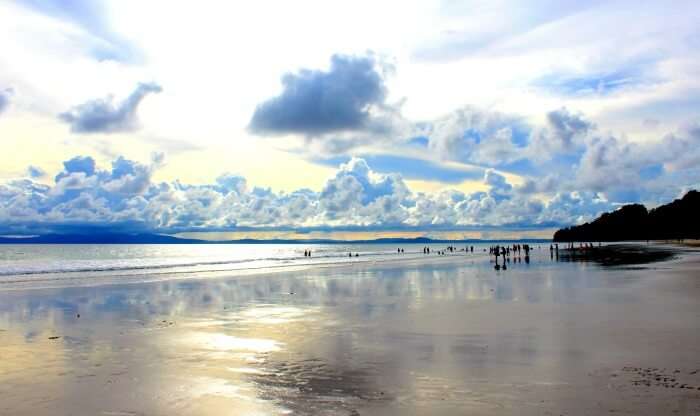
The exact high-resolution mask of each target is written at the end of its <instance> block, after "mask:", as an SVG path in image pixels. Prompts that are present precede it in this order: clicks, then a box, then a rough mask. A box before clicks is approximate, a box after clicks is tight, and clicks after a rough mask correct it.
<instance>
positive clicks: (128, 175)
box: [0, 156, 609, 233]
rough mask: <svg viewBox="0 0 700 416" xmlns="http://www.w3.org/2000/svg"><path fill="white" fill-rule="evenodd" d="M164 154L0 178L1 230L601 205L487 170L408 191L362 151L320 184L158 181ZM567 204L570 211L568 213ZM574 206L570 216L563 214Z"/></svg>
mask: <svg viewBox="0 0 700 416" xmlns="http://www.w3.org/2000/svg"><path fill="white" fill-rule="evenodd" d="M161 163H162V158H161V157H160V156H155V157H154V158H153V159H152V161H151V162H150V163H148V164H144V163H139V162H136V161H133V160H128V159H126V158H124V157H119V158H117V159H116V160H114V161H113V162H112V164H111V167H110V168H109V169H101V168H99V167H98V166H97V165H96V163H95V161H94V160H93V159H92V158H91V157H89V156H82V157H75V158H72V159H70V160H68V161H66V162H64V169H63V171H61V172H60V173H59V174H58V175H56V177H55V179H54V183H53V184H52V185H50V186H47V185H43V184H41V183H37V182H34V181H33V180H31V179H21V180H14V181H8V182H5V183H1V184H0V224H3V226H2V227H0V231H2V232H35V233H36V232H50V231H54V232H55V231H56V230H65V229H69V228H70V227H71V226H81V227H85V226H93V227H103V228H108V229H111V230H139V231H143V230H150V231H154V232H178V231H185V230H222V229H232V228H235V227H253V228H255V227H265V228H285V227H286V228H328V227H341V228H342V227H377V228H402V227H417V228H426V229H430V228H436V227H437V228H451V227H460V226H475V227H484V226H509V225H524V224H527V225H529V226H532V224H542V225H549V224H551V223H552V222H553V221H555V222H556V223H557V224H559V223H561V224H569V223H570V222H571V221H573V220H575V219H579V218H585V219H590V218H591V217H592V216H593V215H595V214H597V213H598V210H599V209H601V210H602V209H603V207H604V206H605V207H608V206H609V205H604V204H602V203H595V202H590V201H589V200H590V199H591V198H594V197H595V198H597V196H595V195H594V194H590V195H591V196H589V195H588V194H586V195H583V194H581V195H579V194H577V195H575V196H566V195H562V196H560V197H557V198H554V199H553V201H556V204H552V203H549V204H547V203H545V202H542V201H540V200H538V199H535V198H533V197H532V196H530V195H527V194H522V193H518V192H515V190H514V187H513V186H512V184H510V183H509V182H508V181H507V180H506V177H505V176H504V175H502V174H500V173H498V172H497V171H494V170H488V171H486V174H485V175H484V178H483V180H484V184H485V185H486V186H487V188H488V191H487V192H474V193H471V194H467V193H464V192H461V191H457V190H443V191H440V192H436V193H420V192H419V193H416V192H413V191H412V190H411V189H410V188H409V187H408V186H407V184H406V183H405V182H404V180H403V178H402V177H401V176H400V175H398V174H381V173H377V172H375V171H373V170H372V169H371V167H370V166H369V165H368V164H367V163H366V161H364V160H363V159H358V158H353V159H351V160H349V161H348V162H347V163H344V164H341V165H340V167H339V168H338V170H337V171H336V173H335V174H334V175H332V176H331V177H330V178H329V179H328V180H327V182H326V184H325V185H324V186H323V188H322V189H321V191H320V192H314V191H312V190H308V189H300V190H297V191H294V192H290V193H286V192H273V191H271V190H270V189H264V188H258V187H254V186H253V187H251V186H250V185H249V184H248V183H247V181H246V179H245V178H243V177H241V176H238V175H234V174H229V173H227V174H223V175H221V176H219V178H217V180H216V181H215V182H214V183H212V184H203V185H189V184H183V183H181V182H179V181H175V182H171V183H166V182H160V183H156V182H154V181H153V172H154V171H155V170H156V169H157V168H158V167H159V166H160V165H161ZM567 210H568V211H567ZM568 213H571V215H573V216H571V215H570V216H567V214H568Z"/></svg>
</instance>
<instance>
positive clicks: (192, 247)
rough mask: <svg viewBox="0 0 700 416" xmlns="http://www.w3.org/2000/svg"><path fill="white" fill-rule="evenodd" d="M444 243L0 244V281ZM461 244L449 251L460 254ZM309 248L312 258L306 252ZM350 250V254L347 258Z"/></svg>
mask: <svg viewBox="0 0 700 416" xmlns="http://www.w3.org/2000/svg"><path fill="white" fill-rule="evenodd" d="M445 246H446V245H445V244H431V245H425V246H424V245H418V244H405V245H403V246H401V248H402V249H403V250H404V251H403V253H398V248H399V246H398V245H395V244H309V245H303V244H104V245H98V244H0V285H2V284H7V283H9V284H14V283H17V282H23V283H31V284H34V285H38V284H41V283H43V284H48V285H53V286H61V285H66V284H69V283H68V282H71V283H70V284H78V285H82V284H89V283H91V282H97V283H100V280H109V281H114V282H119V281H120V280H122V281H123V280H127V279H128V280H130V281H134V282H138V281H144V280H156V279H161V280H162V279H170V278H172V277H174V276H178V275H181V276H195V275H203V274H207V273H226V272H242V271H251V270H266V269H270V270H272V269H280V268H285V267H286V268H294V267H299V266H304V267H308V266H318V265H342V264H356V263H363V262H382V261H393V260H396V259H401V260H410V259H419V258H423V257H425V254H424V253H423V251H422V250H423V248H424V247H429V248H430V249H431V251H432V255H433V256H435V255H437V254H436V252H437V251H438V250H444V249H445ZM471 246H473V247H474V253H471V254H473V255H479V254H481V255H484V254H485V253H484V250H485V249H486V247H487V245H485V244H479V243H477V244H471ZM466 249H467V245H465V244H461V245H459V247H456V251H455V252H453V253H449V254H452V255H456V254H461V255H464V254H465V253H464V251H465V250H466ZM307 250H310V251H311V256H310V257H307V256H305V255H304V252H305V251H307ZM349 254H352V256H349Z"/></svg>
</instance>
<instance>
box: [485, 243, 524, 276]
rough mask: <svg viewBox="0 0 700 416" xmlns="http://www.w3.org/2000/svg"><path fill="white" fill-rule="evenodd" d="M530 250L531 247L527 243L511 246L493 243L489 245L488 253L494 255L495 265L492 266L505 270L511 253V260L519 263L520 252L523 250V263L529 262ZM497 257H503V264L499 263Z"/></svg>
mask: <svg viewBox="0 0 700 416" xmlns="http://www.w3.org/2000/svg"><path fill="white" fill-rule="evenodd" d="M530 250H532V248H531V247H530V245H529V244H513V245H512V246H500V245H495V246H491V247H489V255H490V256H494V257H495V260H496V265H495V266H494V269H496V270H501V269H503V270H507V269H508V266H507V264H506V263H510V255H511V253H513V262H514V263H515V262H518V263H520V262H521V261H522V260H521V257H520V254H521V253H522V252H525V263H528V264H529V263H530ZM499 258H503V265H501V264H500V263H499Z"/></svg>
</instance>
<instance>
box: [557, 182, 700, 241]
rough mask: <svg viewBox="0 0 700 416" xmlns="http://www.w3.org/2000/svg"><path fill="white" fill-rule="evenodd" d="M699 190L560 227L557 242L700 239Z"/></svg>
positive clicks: (628, 206)
mask: <svg viewBox="0 0 700 416" xmlns="http://www.w3.org/2000/svg"><path fill="white" fill-rule="evenodd" d="M699 216H700V192H698V191H690V192H688V193H687V194H685V196H683V198H681V199H676V200H675V201H673V202H671V203H669V204H666V205H661V206H660V207H657V208H654V209H652V210H647V209H646V208H645V207H644V206H643V205H639V204H632V205H625V206H623V207H622V208H620V209H618V210H617V211H614V212H608V213H605V214H603V215H601V216H600V217H598V218H597V219H596V220H594V221H593V222H590V223H588V222H587V223H585V224H582V225H578V226H573V227H569V228H564V229H561V230H559V231H557V232H555V233H554V241H629V240H679V239H696V238H700V218H698V217H699Z"/></svg>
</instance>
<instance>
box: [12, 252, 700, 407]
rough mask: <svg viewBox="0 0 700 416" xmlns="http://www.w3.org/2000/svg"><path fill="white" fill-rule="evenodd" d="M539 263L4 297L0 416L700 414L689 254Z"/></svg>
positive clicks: (338, 272)
mask: <svg viewBox="0 0 700 416" xmlns="http://www.w3.org/2000/svg"><path fill="white" fill-rule="evenodd" d="M535 254H536V255H535V256H534V257H533V258H532V261H531V263H530V264H525V263H524V262H521V263H511V264H509V267H508V270H507V271H500V272H496V271H495V270H493V264H491V263H489V262H488V260H486V259H485V258H483V257H478V256H474V258H472V259H470V258H469V257H467V256H454V257H450V258H439V259H438V258H431V259H430V260H427V259H426V262H425V263H421V262H410V263H406V264H401V263H392V264H377V265H371V264H363V265H360V266H357V267H338V268H327V269H310V270H299V271H290V272H289V273H275V274H270V275H257V276H244V277H231V278H214V279H206V280H178V281H166V282H151V283H140V284H128V285H103V286H94V287H68V288H62V289H61V288H57V289H35V290H25V289H22V290H10V291H3V292H0V414H2V415H5V414H7V415H64V414H65V415H69V414H70V415H113V416H121V415H264V414H314V415H316V414H322V415H325V414H333V415H335V414H338V415H358V414H360V415H380V414H381V415H411V414H432V415H453V414H470V415H479V414H484V415H502V414H520V415H547V414H552V415H561V414H566V415H585V414H611V413H626V414H648V415H658V414H681V415H685V414H687V415H691V414H700V371H699V370H700V263H699V262H698V261H699V259H700V256H698V252H686V253H684V254H682V255H681V256H680V257H679V258H676V259H674V260H671V261H668V262H663V263H654V264H651V265H647V266H644V267H639V266H635V267H628V268H624V267H616V268H603V267H601V266H597V265H595V264H590V263H561V262H553V261H550V259H549V253H548V252H547V253H545V252H544V250H542V251H541V252H536V253H535ZM78 315H79V316H78Z"/></svg>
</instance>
